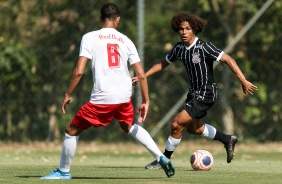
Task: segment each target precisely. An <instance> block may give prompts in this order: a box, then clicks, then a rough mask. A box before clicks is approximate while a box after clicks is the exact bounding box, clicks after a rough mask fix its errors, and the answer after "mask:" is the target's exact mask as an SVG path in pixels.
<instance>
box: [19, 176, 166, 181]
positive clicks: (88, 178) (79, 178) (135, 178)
mask: <svg viewBox="0 0 282 184" xmlns="http://www.w3.org/2000/svg"><path fill="white" fill-rule="evenodd" d="M16 177H17V178H25V179H28V178H38V179H40V178H41V177H42V176H16ZM161 178H163V177H156V178H152V177H135V176H134V178H133V177H111V176H105V177H94V176H93V177H85V176H83V177H72V178H71V179H72V180H97V179H98V180H99V179H100V180H104V179H114V180H119V179H120V180H127V179H130V180H140V179H150V180H151V179H161Z"/></svg>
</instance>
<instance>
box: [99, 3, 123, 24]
mask: <svg viewBox="0 0 282 184" xmlns="http://www.w3.org/2000/svg"><path fill="white" fill-rule="evenodd" d="M119 16H120V10H119V8H118V6H117V5H116V4H114V3H106V4H105V5H104V6H103V7H102V8H101V19H102V20H103V21H104V20H105V19H106V18H108V19H116V18H117V17H119Z"/></svg>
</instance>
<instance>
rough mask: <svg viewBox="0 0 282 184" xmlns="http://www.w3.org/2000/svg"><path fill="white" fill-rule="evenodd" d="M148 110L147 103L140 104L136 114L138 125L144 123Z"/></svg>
mask: <svg viewBox="0 0 282 184" xmlns="http://www.w3.org/2000/svg"><path fill="white" fill-rule="evenodd" d="M148 109H149V103H142V104H141V105H140V106H139V108H138V111H137V114H140V117H139V118H138V122H139V123H142V122H143V121H145V119H146V116H147V112H148Z"/></svg>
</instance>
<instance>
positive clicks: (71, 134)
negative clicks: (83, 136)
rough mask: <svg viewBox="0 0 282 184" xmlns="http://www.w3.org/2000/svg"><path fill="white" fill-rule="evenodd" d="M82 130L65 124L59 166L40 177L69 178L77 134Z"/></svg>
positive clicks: (70, 124)
mask: <svg viewBox="0 0 282 184" xmlns="http://www.w3.org/2000/svg"><path fill="white" fill-rule="evenodd" d="M81 132H82V130H80V129H79V128H77V127H76V126H74V125H73V124H72V123H69V124H68V125H67V126H66V132H65V139H64V142H63V146H62V152H61V159H60V167H59V168H58V169H56V170H54V171H52V172H51V173H50V174H49V175H47V176H43V177H41V179H61V180H66V179H71V174H70V166H71V162H72V159H73V157H74V155H75V152H76V148H77V142H78V137H79V134H80V133H81Z"/></svg>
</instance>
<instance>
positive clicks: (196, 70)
mask: <svg viewBox="0 0 282 184" xmlns="http://www.w3.org/2000/svg"><path fill="white" fill-rule="evenodd" d="M222 54H223V51H222V50H220V49H218V48H217V47H216V46H214V45H213V44H212V43H211V42H204V41H202V40H201V39H198V38H197V37H196V39H195V41H194V43H193V44H192V45H190V46H189V47H187V46H185V45H184V43H183V42H178V43H176V44H175V46H174V48H173V49H172V50H171V52H170V53H169V54H168V55H167V56H166V60H167V61H168V62H169V63H173V62H175V61H177V60H180V61H181V62H182V63H183V64H184V66H185V68H186V71H187V74H188V76H189V82H190V88H189V92H190V93H194V94H195V95H196V96H202V97H203V98H202V99H203V100H204V101H207V102H214V101H215V100H216V98H217V91H216V84H215V81H214V78H213V62H214V61H218V60H219V59H220V58H221V56H222Z"/></svg>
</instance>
